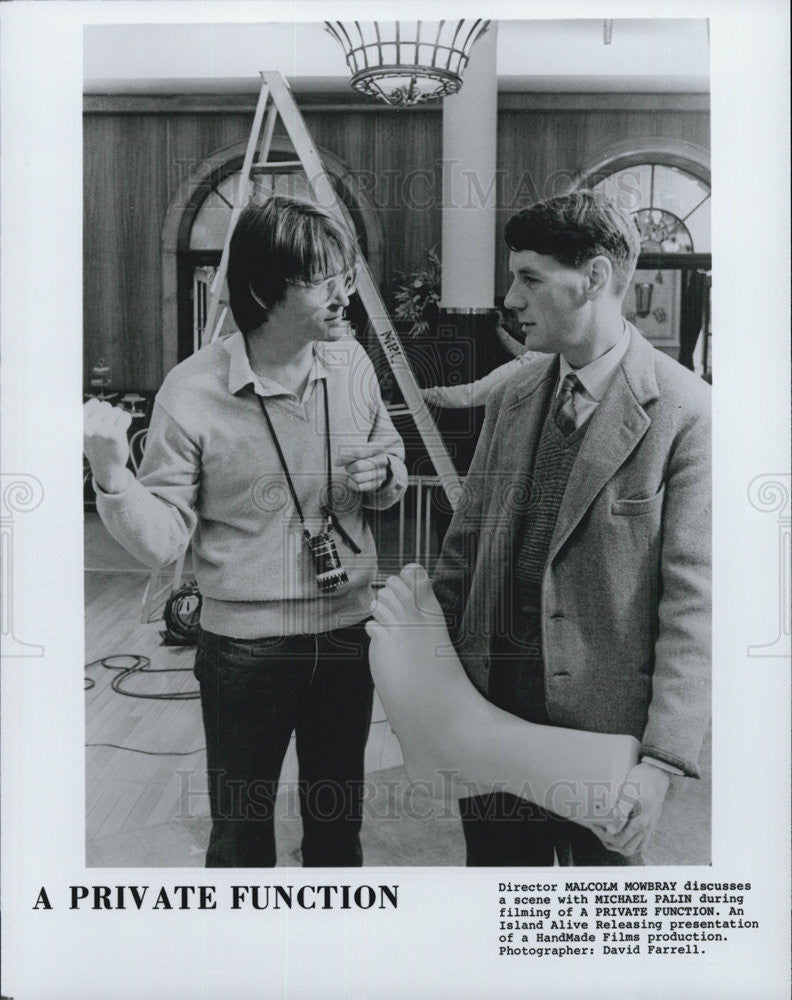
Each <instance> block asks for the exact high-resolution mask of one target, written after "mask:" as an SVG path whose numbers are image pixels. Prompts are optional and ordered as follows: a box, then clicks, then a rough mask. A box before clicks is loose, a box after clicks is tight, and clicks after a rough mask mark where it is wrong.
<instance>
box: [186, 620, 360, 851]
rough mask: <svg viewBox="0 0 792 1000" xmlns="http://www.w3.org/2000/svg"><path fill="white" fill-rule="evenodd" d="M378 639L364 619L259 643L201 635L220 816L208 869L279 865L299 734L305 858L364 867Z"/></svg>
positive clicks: (209, 748) (199, 669) (200, 672)
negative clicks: (288, 769)
mask: <svg viewBox="0 0 792 1000" xmlns="http://www.w3.org/2000/svg"><path fill="white" fill-rule="evenodd" d="M368 642H369V640H368V636H367V634H366V632H365V630H364V628H363V625H362V624H360V625H355V626H352V627H350V628H343V629H336V630H335V631H333V632H325V633H322V634H319V635H297V636H280V637H274V638H265V639H253V640H248V639H233V638H229V637H228V636H221V635H215V634H214V633H212V632H205V631H202V632H201V635H200V639H199V642H198V652H197V654H196V659H195V675H196V677H197V678H198V681H199V684H200V689H201V709H202V712H203V723H204V731H205V733H206V755H207V771H208V777H209V799H210V805H211V812H212V834H211V838H210V841H209V847H208V850H207V852H206V867H207V868H259V867H261V868H270V867H273V866H274V864H275V858H276V850H275V831H274V811H275V797H276V795H277V791H278V779H279V776H280V770H281V766H282V764H283V758H284V756H285V754H286V750H287V748H288V745H289V739H290V737H291V734H292V733H293V732H296V743H297V758H298V761H299V767H300V781H299V797H300V814H301V817H302V824H303V839H302V860H303V865H304V866H305V867H318V866H360V865H361V864H362V863H363V855H362V851H361V847H360V827H361V821H362V802H363V753H364V750H365V746H366V740H367V738H368V732H369V726H370V724H371V706H372V698H373V684H372V681H371V674H370V672H369V666H368Z"/></svg>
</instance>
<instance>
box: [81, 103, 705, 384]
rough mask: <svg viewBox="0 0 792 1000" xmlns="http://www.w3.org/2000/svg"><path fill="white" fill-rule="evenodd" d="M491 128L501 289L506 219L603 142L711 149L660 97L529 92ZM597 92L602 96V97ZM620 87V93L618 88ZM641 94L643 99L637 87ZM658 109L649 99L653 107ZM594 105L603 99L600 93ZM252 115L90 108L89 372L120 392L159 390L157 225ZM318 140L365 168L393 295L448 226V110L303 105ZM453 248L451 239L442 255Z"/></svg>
mask: <svg viewBox="0 0 792 1000" xmlns="http://www.w3.org/2000/svg"><path fill="white" fill-rule="evenodd" d="M507 96H508V97H509V101H506V102H502V107H503V109H502V110H501V111H500V113H499V125H498V168H499V170H500V171H501V172H502V178H501V181H500V202H499V207H498V210H497V226H498V239H497V242H496V246H497V250H496V253H497V259H496V291H497V294H500V295H502V294H504V293H505V290H506V287H507V278H506V268H507V259H508V252H507V250H506V247H505V245H504V244H503V242H502V232H503V226H504V224H505V222H506V220H507V219H508V217H509V216H510V215H511V214H513V212H514V211H517V210H518V209H519V208H521V207H524V206H525V205H528V204H530V203H532V202H533V201H534V200H535V199H536V198H537V197H544V196H548V195H550V194H553V193H558V185H559V184H563V179H564V175H565V174H568V175H572V174H574V173H575V172H576V171H577V170H579V168H580V166H581V164H583V163H584V162H588V161H589V160H590V159H591V157H593V156H596V154H597V153H598V152H599V151H605V150H606V149H607V148H608V146H610V145H612V144H614V143H618V142H624V141H626V140H630V139H637V138H647V137H651V136H657V137H658V138H661V137H665V138H674V139H683V140H686V141H688V142H693V143H695V144H696V145H698V146H700V147H702V148H707V147H708V144H709V114H708V112H707V111H706V110H700V109H699V105H694V106H695V108H696V109H695V110H684V111H678V110H672V108H673V103H672V102H669V101H667V100H664V101H661V102H659V103H658V102H656V101H655V102H654V104H653V103H652V101H651V100H650V98H651V97H652V95H647V100H646V102H644V105H645V106H643V107H641V106H638V105H640V102H632V103H630V102H627V104H625V103H624V102H621V104H619V102H616V103H615V105H614V108H613V109H610V110H607V109H606V110H598V109H597V108H595V107H589V106H587V105H586V106H584V105H583V104H580V102H579V101H578V102H577V104H576V103H575V101H574V100H572V98H570V101H569V107H568V108H564V107H563V106H560V103H559V102H560V98H561V97H563V96H564V95H552V96H553V98H554V101H553V102H550V103H549V104H548V107H547V108H544V107H543V106H541V102H540V105H539V106H538V105H537V102H536V100H532V97H535V96H536V95H524V99H523V95H507ZM597 96H599V97H603V98H604V96H606V95H597ZM616 96H618V95H616ZM641 96H642V95H641ZM572 97H574V95H572ZM655 105H656V106H655ZM598 107H605V108H606V107H607V105H606V104H605V102H604V100H603V101H602V102H599V104H598ZM251 120H252V113H250V112H247V111H244V110H242V109H240V108H233V109H232V108H229V110H228V111H226V112H225V113H224V112H223V111H221V110H219V109H218V111H217V112H215V111H212V112H211V113H206V112H200V111H194V110H191V111H188V112H186V113H175V112H173V111H165V110H162V111H159V112H157V113H144V112H142V111H141V112H136V113H133V112H128V113H121V112H114V113H104V114H102V113H88V114H86V116H85V119H84V121H85V129H84V137H85V138H84V142H85V177H84V185H85V209H84V223H85V230H84V256H85V272H84V274H85V288H84V305H85V329H84V366H85V375H86V381H88V379H89V377H90V370H91V368H92V366H93V365H94V364H95V363H96V361H97V360H98V358H99V357H104V358H105V359H106V360H107V362H108V363H109V364H110V366H111V369H112V379H113V383H114V384H117V385H119V386H121V387H123V388H129V389H132V388H137V389H157V388H158V387H159V384H160V382H161V378H162V332H161V308H162V303H161V298H162V272H161V257H160V255H161V243H160V239H161V231H162V224H163V221H164V217H165V213H166V211H167V209H168V206H169V204H170V202H171V200H172V198H173V197H174V195H175V192H176V191H177V189H178V187H179V185H180V184H181V183H182V182H183V181H184V179H185V177H186V176H187V174H188V172H189V171H190V170H191V169H194V168H195V167H196V166H197V165H198V164H199V163H201V162H202V161H203V160H204V159H205V158H206V157H207V156H208V155H209V154H211V153H212V152H214V151H215V150H217V149H219V148H223V147H225V146H228V145H230V144H232V143H234V142H239V141H243V140H245V139H246V138H247V135H248V132H249V129H250V123H251ZM306 120H307V123H308V127H309V129H310V131H311V133H312V135H313V137H314V140H315V142H316V143H317V144H318V145H319V146H320V147H322V148H324V149H327V150H328V151H329V152H331V153H334V154H335V155H336V156H338V157H339V158H340V159H342V160H343V161H344V162H345V163H347V164H348V166H349V168H350V170H352V171H355V172H358V174H359V178H360V177H362V178H364V183H365V184H366V185H367V190H368V191H369V194H370V196H371V198H372V200H373V201H374V203H375V204H376V206H377V209H378V212H379V215H380V218H381V221H382V228H383V233H384V240H385V244H384V247H383V274H384V276H385V279H384V282H383V293H384V295H385V298H386V301H387V302H388V303H389V304H392V288H393V282H394V278H395V275H396V274H397V273H398V272H401V271H405V270H409V269H410V268H412V267H414V266H419V265H420V264H421V263H422V261H423V255H424V253H425V251H426V250H427V249H428V248H429V247H430V246H432V245H434V244H438V245H439V243H440V239H441V231H442V219H441V211H442V163H441V159H442V113H441V111H439V110H438V111H427V110H422V111H421V112H411V111H401V112H399V111H393V110H387V109H385V110H379V111H378V112H377V113H376V114H373V113H370V112H369V113H366V112H364V111H361V110H358V109H339V108H335V107H333V108H328V109H325V110H319V109H315V110H311V111H309V112H308V113H307V115H306ZM450 252H454V251H453V249H452V248H446V253H450Z"/></svg>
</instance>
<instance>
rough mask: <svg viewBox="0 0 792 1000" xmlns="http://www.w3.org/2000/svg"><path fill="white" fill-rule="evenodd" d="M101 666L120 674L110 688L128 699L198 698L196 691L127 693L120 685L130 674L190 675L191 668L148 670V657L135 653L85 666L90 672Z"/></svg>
mask: <svg viewBox="0 0 792 1000" xmlns="http://www.w3.org/2000/svg"><path fill="white" fill-rule="evenodd" d="M113 660H131V661H132V663H131V664H129V665H126V664H121V663H113V662H111V661H113ZM98 664H101V665H102V666H103V667H104V668H105V669H106V670H118V671H120V673H119V674H118V676H117V677H114V678H113V680H112V682H111V684H110V686H111V688H112V689H113V691H115V692H117V693H118V694H123V695H126V696H127V697H128V698H150V699H151V700H153V701H189V700H191V699H194V698H200V692H199V691H198V690H197V689H196V690H194V691H174V692H172V693H171V694H168V693H165V694H149V693H147V692H145V691H129V690H126V689H125V688H124V687H123V686H122V685H123V683H124V681H125V679H126V678H127V677H130V676H131V675H132V674H138V673H144V672H145V673H146V674H173V673H184V672H186V671H189V672H190V673H192V667H155V668H154V669H153V670H150V669H149V667H150V665H151V660H150V658H149V657H148V656H139V655H138V654H137V653H117V654H115V655H114V656H104V657H101V658H100V659H98V660H93V661H92V662H91V663H87V664H86V665H85V669H86V670H90V669H91V667H95V666H97V665H98ZM86 681H91V678H90V677H87V678H86ZM94 683H96V682H95V681H94V682H93V683H92V684H89V685H87V686H86V690H88V689H89V687H93V684H94Z"/></svg>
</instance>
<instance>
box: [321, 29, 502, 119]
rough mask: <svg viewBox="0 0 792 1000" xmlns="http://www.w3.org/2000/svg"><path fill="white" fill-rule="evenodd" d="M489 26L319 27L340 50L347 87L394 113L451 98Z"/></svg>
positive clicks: (459, 85)
mask: <svg viewBox="0 0 792 1000" xmlns="http://www.w3.org/2000/svg"><path fill="white" fill-rule="evenodd" d="M489 23H490V22H489V21H484V20H481V19H479V20H463V21H373V22H360V21H351V22H346V23H344V22H343V21H325V27H326V28H327V30H328V31H329V32H330V34H331V35H332V36H333V37H334V38H335V39H336V40H337V41H338V43H339V44H340V45H341V47H342V48H343V50H344V55H345V57H346V62H347V66H348V67H349V69H350V71H351V73H352V80H351V81H350V82H351V85H352V86H353V87H354V88H355V90H357V91H359V92H360V93H361V94H367V95H368V96H369V97H374V98H376V99H377V100H380V101H385V103H386V104H391V105H393V106H395V107H412V106H413V105H416V104H424V103H426V102H427V101H435V100H439V99H441V98H443V97H448V96H449V95H450V94H455V93H456V92H457V91H458V90H459V88H460V87H461V86H462V74H463V72H464V70H465V67H466V66H467V64H468V60H469V58H470V51H471V49H472V48H473V45H474V44H475V42H476V41H477V40H478V39H479V38H481V36H482V35H483V34H484V32H485V31H486V30H487V28H488V27H489Z"/></svg>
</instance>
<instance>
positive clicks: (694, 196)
mask: <svg viewBox="0 0 792 1000" xmlns="http://www.w3.org/2000/svg"><path fill="white" fill-rule="evenodd" d="M708 159H709V158H708V155H707V153H706V152H705V151H703V150H700V149H698V148H697V147H695V146H692V145H691V144H689V143H682V142H676V143H672V142H664V141H657V140H646V141H645V142H643V143H636V144H632V145H629V146H627V145H626V144H622V145H620V146H618V147H612V148H611V149H610V150H609V151H606V153H605V154H603V155H602V156H601V157H600V158H599V159H598V161H597V162H595V163H594V164H591V165H589V166H588V167H587V168H586V169H585V170H583V171H582V172H581V175H580V178H579V181H578V183H577V185H576V187H578V188H587V189H589V190H594V191H601V192H602V193H603V194H606V195H608V197H609V198H611V199H612V200H613V201H615V202H616V204H617V205H619V207H620V208H622V209H623V210H624V211H625V212H627V213H628V214H630V215H632V217H633V219H634V220H635V224H636V226H637V228H638V232H639V233H640V237H641V256H640V258H639V260H638V268H637V270H636V274H635V277H634V279H633V281H632V284H631V286H630V288H629V289H628V291H627V294H626V296H625V300H624V313H625V316H626V318H627V319H628V320H630V321H631V322H633V323H635V325H636V326H637V327H638V328H639V329H640V330H641V332H642V333H643V334H644V335H645V336H646V337H647V338H648V339H649V340H651V341H652V343H653V344H654V345H655V346H656V347H658V348H659V349H660V350H662V351H665V352H666V353H667V354H670V355H671V356H672V357H674V358H677V359H678V360H679V361H680V362H681V363H682V364H684V365H686V366H687V367H688V368H692V369H694V370H695V371H698V372H699V373H700V374H702V375H703V376H705V377H707V378H710V377H711V351H710V338H711V329H710V288H711V271H712V242H711V240H712V237H711V211H710V209H711V203H712V199H711V189H710V171H709V162H708Z"/></svg>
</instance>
